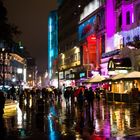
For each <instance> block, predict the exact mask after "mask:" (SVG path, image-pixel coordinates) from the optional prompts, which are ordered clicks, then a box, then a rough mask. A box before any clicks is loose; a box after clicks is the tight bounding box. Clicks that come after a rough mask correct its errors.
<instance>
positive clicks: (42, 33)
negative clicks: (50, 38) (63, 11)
mask: <svg viewBox="0 0 140 140" xmlns="http://www.w3.org/2000/svg"><path fill="white" fill-rule="evenodd" d="M4 6H5V7H6V9H7V12H8V20H9V22H10V23H13V24H15V25H17V26H18V27H19V30H20V31H21V32H22V34H21V35H20V36H19V37H18V38H16V40H21V41H22V42H23V45H24V46H26V48H27V50H28V51H29V52H30V54H31V56H33V57H34V58H36V62H37V66H38V68H39V71H40V72H45V71H46V69H47V28H48V27H47V25H48V14H49V12H50V10H55V9H56V7H57V4H56V0H40V1H39V0H5V2H4Z"/></svg>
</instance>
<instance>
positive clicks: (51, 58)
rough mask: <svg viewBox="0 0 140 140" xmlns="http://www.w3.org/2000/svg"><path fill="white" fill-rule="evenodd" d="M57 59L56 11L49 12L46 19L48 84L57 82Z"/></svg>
mask: <svg viewBox="0 0 140 140" xmlns="http://www.w3.org/2000/svg"><path fill="white" fill-rule="evenodd" d="M57 57H58V16H57V11H51V12H50V14H49V18H48V76H49V79H50V84H51V85H52V84H53V81H56V79H57V81H58V78H57V77H58V76H57V73H58V72H57Z"/></svg>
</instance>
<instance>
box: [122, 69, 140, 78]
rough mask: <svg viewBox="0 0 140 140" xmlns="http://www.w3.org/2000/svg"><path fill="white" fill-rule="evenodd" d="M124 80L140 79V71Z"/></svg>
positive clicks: (128, 75)
mask: <svg viewBox="0 0 140 140" xmlns="http://www.w3.org/2000/svg"><path fill="white" fill-rule="evenodd" d="M124 79H140V72H139V71H132V72H130V73H128V74H127V75H125V77H124Z"/></svg>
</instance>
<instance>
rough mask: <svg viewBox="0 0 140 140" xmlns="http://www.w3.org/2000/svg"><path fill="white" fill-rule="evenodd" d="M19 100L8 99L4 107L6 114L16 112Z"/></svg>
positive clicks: (9, 114)
mask: <svg viewBox="0 0 140 140" xmlns="http://www.w3.org/2000/svg"><path fill="white" fill-rule="evenodd" d="M17 103H18V102H17V101H13V100H10V99H7V100H6V102H5V107H4V116H11V115H13V114H15V113H16V108H17Z"/></svg>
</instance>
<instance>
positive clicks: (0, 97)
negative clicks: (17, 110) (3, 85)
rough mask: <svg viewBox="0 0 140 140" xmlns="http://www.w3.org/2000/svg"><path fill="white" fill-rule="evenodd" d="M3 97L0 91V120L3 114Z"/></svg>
mask: <svg viewBox="0 0 140 140" xmlns="http://www.w3.org/2000/svg"><path fill="white" fill-rule="evenodd" d="M4 106H5V97H4V93H3V91H0V118H1V117H2V116H3V114H4Z"/></svg>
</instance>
